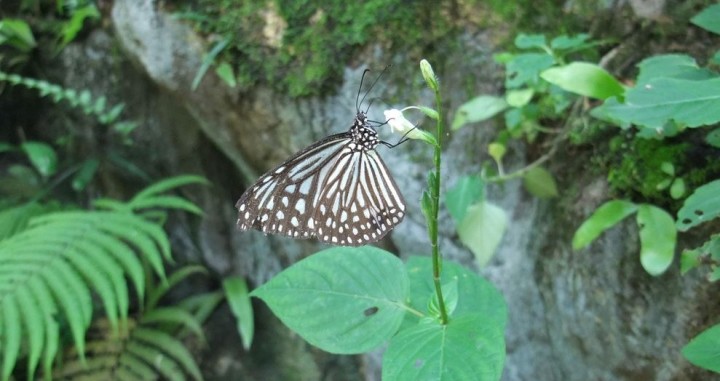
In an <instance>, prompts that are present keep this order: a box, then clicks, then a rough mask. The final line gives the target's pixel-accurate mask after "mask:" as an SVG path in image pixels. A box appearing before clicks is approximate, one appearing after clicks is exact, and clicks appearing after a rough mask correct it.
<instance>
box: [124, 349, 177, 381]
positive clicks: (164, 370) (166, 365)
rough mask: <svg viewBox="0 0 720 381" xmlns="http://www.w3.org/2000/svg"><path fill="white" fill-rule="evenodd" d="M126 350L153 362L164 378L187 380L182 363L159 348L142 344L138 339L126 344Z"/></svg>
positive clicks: (172, 380)
mask: <svg viewBox="0 0 720 381" xmlns="http://www.w3.org/2000/svg"><path fill="white" fill-rule="evenodd" d="M125 350H126V351H127V352H128V353H129V354H132V355H133V356H136V357H137V358H139V359H141V360H142V361H144V362H145V363H148V364H151V365H152V367H153V368H154V369H155V370H157V371H158V373H160V374H161V375H162V376H163V377H164V379H167V380H170V381H183V380H185V377H184V376H183V373H182V371H181V370H180V365H179V364H178V363H177V362H175V359H173V358H171V357H170V356H167V355H165V354H164V353H162V352H161V351H159V350H158V349H156V348H153V347H149V346H147V345H144V344H141V343H139V342H137V341H130V342H129V343H128V344H127V345H126V346H125Z"/></svg>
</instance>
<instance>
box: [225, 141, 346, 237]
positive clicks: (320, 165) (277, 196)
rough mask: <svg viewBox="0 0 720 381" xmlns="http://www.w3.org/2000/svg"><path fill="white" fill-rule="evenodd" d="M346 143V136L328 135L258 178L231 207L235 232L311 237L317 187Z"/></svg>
mask: <svg viewBox="0 0 720 381" xmlns="http://www.w3.org/2000/svg"><path fill="white" fill-rule="evenodd" d="M350 140H351V138H350V136H349V134H348V133H341V134H336V135H331V136H329V137H327V138H325V139H323V140H320V141H318V142H316V143H315V144H313V145H311V146H309V147H307V148H305V149H304V150H302V151H300V152H298V153H297V154H295V156H293V157H291V158H289V159H288V160H286V161H285V162H283V163H282V164H280V165H279V166H278V167H276V168H275V169H273V170H271V171H269V172H268V173H266V174H265V175H263V176H262V177H260V178H259V179H258V181H257V182H256V183H255V184H253V186H251V187H250V188H248V190H247V191H245V193H244V194H243V195H242V196H241V197H240V199H239V200H238V202H237V204H236V205H235V207H236V208H237V209H238V211H239V213H238V220H237V225H238V228H239V229H240V230H248V229H251V228H254V229H258V230H261V231H262V232H264V233H266V234H267V233H271V234H274V233H280V234H284V235H288V236H291V237H297V238H308V237H311V236H314V235H315V233H314V221H313V212H314V211H315V208H314V205H315V204H316V200H317V198H318V197H319V195H320V193H321V189H319V187H320V186H321V184H322V183H323V182H324V180H323V178H324V176H327V172H328V171H329V169H330V168H333V167H334V162H335V161H337V160H338V158H339V157H340V153H341V152H342V150H343V148H344V147H346V146H347V144H348V143H349V142H350Z"/></svg>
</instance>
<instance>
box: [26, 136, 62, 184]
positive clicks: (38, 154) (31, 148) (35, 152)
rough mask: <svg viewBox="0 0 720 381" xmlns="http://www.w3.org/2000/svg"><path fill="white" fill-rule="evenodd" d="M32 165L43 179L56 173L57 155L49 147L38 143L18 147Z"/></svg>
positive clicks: (28, 143)
mask: <svg viewBox="0 0 720 381" xmlns="http://www.w3.org/2000/svg"><path fill="white" fill-rule="evenodd" d="M20 148H21V149H22V150H23V152H25V154H26V155H27V156H28V159H30V162H31V163H32V165H33V166H34V167H35V169H37V171H38V173H40V175H42V176H43V177H49V176H52V175H53V174H55V171H57V155H56V154H55V150H54V149H52V147H50V146H49V145H47V144H45V143H40V142H25V143H23V144H22V145H20Z"/></svg>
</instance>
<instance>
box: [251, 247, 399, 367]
mask: <svg viewBox="0 0 720 381" xmlns="http://www.w3.org/2000/svg"><path fill="white" fill-rule="evenodd" d="M251 296H255V297H258V298H260V299H262V300H263V301H264V302H265V303H267V304H268V306H269V307H270V309H271V310H272V311H273V312H274V313H275V315H277V316H278V317H279V318H280V320H282V321H283V323H285V325H287V326H288V327H289V328H290V329H292V330H293V331H295V332H297V333H298V334H299V335H300V336H302V337H303V338H304V339H305V340H307V341H308V342H309V343H311V344H313V345H315V346H317V347H320V348H321V349H323V350H325V351H327V352H331V353H341V354H349V353H362V352H367V351H369V350H371V349H373V348H376V347H378V346H379V345H381V344H382V343H384V342H385V341H387V340H388V339H389V338H390V337H392V336H393V335H394V334H395V333H396V331H397V329H398V327H399V326H400V323H401V322H402V319H403V316H404V314H405V311H406V307H405V306H404V302H405V300H406V299H407V296H408V278H407V273H406V272H405V268H404V266H403V264H402V262H401V261H400V260H399V259H398V258H397V257H395V256H394V255H392V254H390V253H388V252H386V251H384V250H381V249H378V248H375V247H372V246H364V247H358V248H350V247H336V248H332V249H328V250H324V251H321V252H319V253H317V254H314V255H312V256H310V257H308V258H305V259H303V260H301V261H300V262H298V263H296V264H295V265H293V266H291V267H289V268H288V269H286V270H285V271H283V272H281V273H280V274H278V275H277V276H275V278H273V279H272V280H270V281H269V282H268V283H266V284H264V285H263V286H261V287H260V288H258V289H255V290H254V291H253V292H252V293H251ZM366 311H376V312H375V313H372V314H369V315H368V314H367V313H366Z"/></svg>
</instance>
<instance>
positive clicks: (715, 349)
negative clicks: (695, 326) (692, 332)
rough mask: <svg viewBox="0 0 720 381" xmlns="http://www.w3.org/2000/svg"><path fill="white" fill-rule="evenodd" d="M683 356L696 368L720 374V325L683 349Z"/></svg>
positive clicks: (699, 336)
mask: <svg viewBox="0 0 720 381" xmlns="http://www.w3.org/2000/svg"><path fill="white" fill-rule="evenodd" d="M682 355H683V356H684V357H685V358H686V359H687V360H688V361H690V362H691V363H693V364H694V365H696V366H699V367H701V368H704V369H708V370H712V371H714V372H720V324H718V325H714V326H712V327H711V328H709V329H707V330H705V331H703V332H702V333H701V334H699V335H697V336H695V338H693V339H692V340H690V342H689V343H688V344H687V345H686V346H685V347H684V348H683V349H682Z"/></svg>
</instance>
